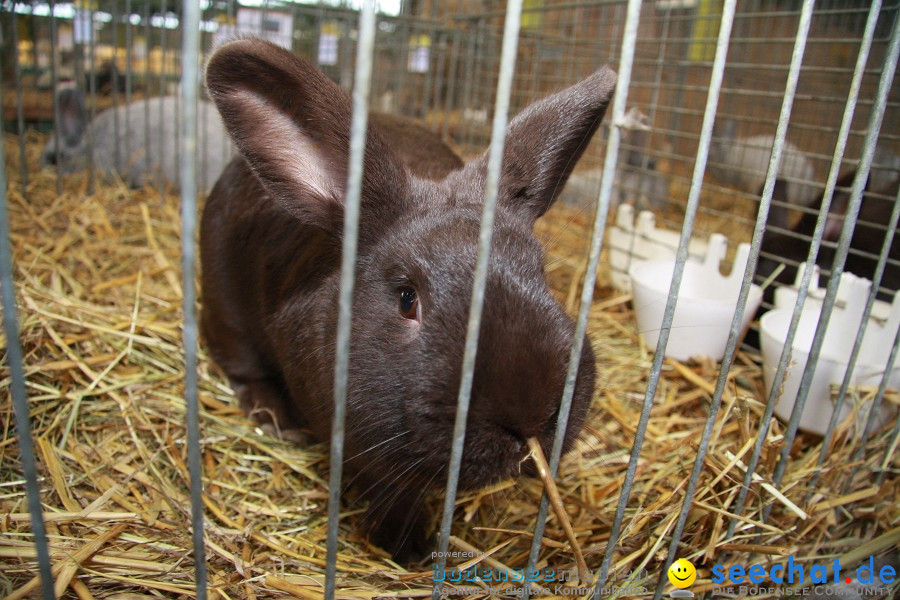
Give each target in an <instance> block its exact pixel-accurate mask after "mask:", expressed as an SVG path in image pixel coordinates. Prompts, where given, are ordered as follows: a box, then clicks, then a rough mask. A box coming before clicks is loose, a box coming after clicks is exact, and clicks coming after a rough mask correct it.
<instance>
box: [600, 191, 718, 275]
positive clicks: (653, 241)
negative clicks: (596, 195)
mask: <svg viewBox="0 0 900 600" xmlns="http://www.w3.org/2000/svg"><path fill="white" fill-rule="evenodd" d="M680 237H681V236H680V235H679V234H678V232H676V231H670V230H668V229H661V228H657V227H656V217H655V216H654V215H653V213H652V212H650V211H649V210H644V211H641V213H640V214H639V215H638V217H637V223H635V219H634V207H633V206H631V205H630V204H621V205H619V207H618V209H617V211H616V224H615V225H614V226H613V227H611V228H610V231H609V264H610V268H611V270H612V283H613V286H614V287H615V288H616V289H617V290H620V291H623V292H630V291H631V277H630V276H629V275H628V274H629V271H630V269H631V267H632V266H633V265H636V264H637V263H639V262H644V261H653V260H671V261H673V262H674V261H675V252H676V251H677V250H678V240H679V238H680ZM706 252H707V244H706V242H705V241H702V240H694V239H692V240H691V241H690V243H689V244H688V255H689V256H690V257H691V258H692V259H696V260H702V258H703V256H705V255H706Z"/></svg>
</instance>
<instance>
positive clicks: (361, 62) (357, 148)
mask: <svg viewBox="0 0 900 600" xmlns="http://www.w3.org/2000/svg"><path fill="white" fill-rule="evenodd" d="M374 47H375V0H366V2H364V3H363V9H362V11H361V12H360V16H359V43H358V45H357V47H356V73H355V81H354V85H353V116H352V121H351V125H350V160H349V165H348V174H347V195H346V198H345V200H344V231H343V240H342V248H341V283H340V294H339V297H338V325H337V344H336V348H337V349H336V359H335V368H334V416H333V417H332V421H331V472H330V475H329V479H328V540H327V555H326V566H325V568H326V571H325V598H326V600H331V599H332V598H334V590H335V576H336V574H337V544H338V525H339V521H340V510H341V475H342V470H343V466H344V417H345V413H346V407H347V376H348V373H349V364H350V329H351V316H352V315H351V311H352V308H353V286H354V279H355V269H356V247H357V241H358V237H359V210H360V200H361V198H362V176H363V155H364V152H365V149H366V123H367V122H368V106H369V90H370V87H371V82H372V62H373V60H374V52H373V51H374Z"/></svg>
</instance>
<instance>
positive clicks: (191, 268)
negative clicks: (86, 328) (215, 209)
mask: <svg viewBox="0 0 900 600" xmlns="http://www.w3.org/2000/svg"><path fill="white" fill-rule="evenodd" d="M182 25H183V26H184V35H183V38H182V42H183V46H182V54H181V64H182V80H183V81H184V82H186V83H185V85H182V89H181V100H182V102H183V103H184V113H183V115H182V117H183V118H182V119H181V133H182V140H181V143H182V146H183V148H184V151H183V152H182V156H183V158H184V160H183V161H182V163H181V258H182V262H181V272H182V284H181V285H182V288H183V302H184V304H183V308H182V310H183V312H184V333H183V337H184V342H183V343H184V394H185V401H186V411H187V415H186V416H187V436H188V440H187V443H188V445H187V450H188V471H189V472H190V475H191V483H190V492H191V526H192V528H193V543H194V562H195V565H194V569H195V571H194V572H195V573H196V586H197V598H198V599H199V600H205V599H206V551H205V547H204V538H203V467H202V464H201V460H200V407H199V404H198V401H197V346H198V334H197V307H196V304H197V289H196V285H195V282H194V280H195V273H196V269H195V265H196V263H197V260H196V245H195V244H194V233H195V231H196V229H197V160H196V154H195V152H194V149H195V148H196V147H197V83H196V82H197V81H199V80H200V78H199V73H198V65H199V62H200V61H199V52H200V34H199V25H200V4H199V3H198V2H185V3H184V12H183V14H182Z"/></svg>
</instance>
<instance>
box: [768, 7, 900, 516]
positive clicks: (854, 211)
mask: <svg viewBox="0 0 900 600" xmlns="http://www.w3.org/2000/svg"><path fill="white" fill-rule="evenodd" d="M898 54H900V19H895V20H894V28H893V34H892V36H891V43H890V46H889V48H888V52H887V55H886V57H885V63H884V70H883V71H882V74H881V79H880V80H879V82H878V92H877V93H876V96H875V105H874V107H873V110H872V113H871V115H870V118H869V123H868V126H867V129H866V138H865V142H864V143H863V153H862V156H861V157H860V161H859V167H858V169H857V172H856V178H855V179H854V180H853V190H852V192H851V195H850V203H849V205H848V207H847V213H846V216H845V218H844V225H843V228H842V230H841V236H840V240H839V241H838V247H837V251H836V253H835V258H834V266H833V267H832V273H831V277H830V278H829V280H828V288H827V291H826V293H825V299H824V300H823V303H822V312H821V313H820V315H819V323H818V325H817V326H816V333H815V336H814V337H813V343H812V347H811V349H810V353H809V359H808V361H807V363H806V368H805V369H804V371H803V378H802V379H801V381H800V389H799V390H798V392H797V400H796V402H795V404H794V410H793V412H792V413H791V418H790V421H789V422H788V428H787V431H786V433H785V436H784V442H785V443H784V448H782V451H781V456H780V457H779V461H778V464H777V465H776V466H775V472H774V474H773V477H772V480H773V482H774V484H775V485H776V486H778V485H779V484H780V483H781V479H782V477H783V476H784V472H785V469H786V468H787V463H788V461H789V460H790V451H791V447H792V446H793V443H794V437H795V436H796V435H797V429H798V427H799V424H800V416H801V414H802V413H803V407H804V406H805V404H806V399H807V396H808V394H809V388H810V385H811V384H812V378H813V375H814V374H815V370H816V366H817V363H818V359H819V355H820V353H821V350H822V342H823V341H824V339H825V332H826V329H827V327H828V320H829V318H830V317H831V312H832V309H833V308H834V304H835V300H836V298H837V288H838V283H839V282H840V275H841V273H842V272H843V269H844V263H845V261H846V260H847V254H848V253H849V250H850V238H851V237H852V235H853V229H854V228H855V227H856V218H857V215H858V214H859V208H860V205H861V204H862V196H863V188H864V187H865V183H866V179H867V178H868V176H869V169H870V168H871V166H872V157H873V155H874V153H875V143H876V141H877V140H878V133H879V131H880V130H881V125H882V121H883V119H884V111H885V108H886V106H887V98H888V94H889V93H890V90H891V84H892V82H893V79H894V73H895V71H896V69H897V56H898ZM770 511H771V505H770V506H768V507H766V509H765V511H764V512H763V515H764V516H767V515H768V514H769V512H770Z"/></svg>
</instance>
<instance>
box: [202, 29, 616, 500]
mask: <svg viewBox="0 0 900 600" xmlns="http://www.w3.org/2000/svg"><path fill="white" fill-rule="evenodd" d="M207 85H208V87H209V90H210V96H211V97H212V99H213V100H214V101H215V103H216V105H217V106H218V108H219V110H220V112H221V114H222V116H223V120H224V122H225V124H226V127H227V129H228V131H229V133H230V135H231V137H232V139H233V140H234V141H235V143H236V145H237V146H238V148H239V149H240V151H241V153H242V155H243V156H244V158H245V159H246V161H247V164H248V165H249V167H250V169H251V170H252V173H253V174H254V175H255V177H256V178H257V179H258V181H259V182H260V184H261V186H262V188H263V189H264V190H265V194H266V195H267V196H269V197H270V198H271V200H272V201H274V202H275V203H276V204H277V205H279V206H280V207H281V208H282V209H283V211H285V213H283V214H285V218H286V219H288V220H291V219H293V221H292V222H295V223H296V235H298V236H307V239H309V240H310V244H315V245H316V249H315V250H314V251H315V253H316V256H317V257H321V258H317V259H316V260H315V266H314V267H312V268H311V267H309V266H308V265H309V264H310V263H309V261H307V263H306V264H307V266H305V267H304V268H303V269H302V271H303V272H302V273H301V272H300V271H301V269H297V270H296V276H297V277H298V281H296V282H292V281H277V282H271V281H270V282H268V283H265V284H264V285H271V286H273V289H275V287H276V286H277V287H278V289H279V290H281V291H282V292H284V290H295V291H296V293H297V295H298V297H302V298H303V299H302V300H297V302H303V303H304V308H303V309H302V310H300V311H298V312H299V313H302V314H303V315H304V317H305V318H304V320H303V322H279V323H273V324H270V326H272V327H279V328H288V329H290V331H291V332H292V333H291V335H292V336H293V338H292V339H296V340H298V342H297V343H301V341H302V340H315V343H317V346H316V347H315V348H308V349H307V350H305V353H304V354H303V356H305V357H307V358H305V359H304V360H301V361H296V362H292V363H291V364H281V365H280V368H281V369H282V371H283V372H284V375H285V380H286V381H287V383H288V386H289V387H291V389H292V392H296V391H297V389H296V388H297V387H298V386H302V387H303V389H302V393H298V394H296V395H295V399H296V397H297V396H298V395H302V396H304V397H307V398H308V397H315V401H314V402H310V405H308V406H304V407H302V408H301V410H302V411H305V412H307V413H312V414H308V416H309V419H310V421H312V422H313V423H315V422H319V423H321V424H322V425H321V426H320V427H319V430H320V431H319V435H320V436H325V435H327V434H328V429H327V427H326V426H325V425H326V424H329V423H330V418H331V411H332V405H331V397H332V396H331V389H330V387H328V388H327V389H326V388H319V387H317V388H316V389H311V388H312V387H313V384H311V383H310V382H311V381H313V380H317V381H325V382H330V381H331V380H332V375H331V371H330V370H328V372H327V373H318V374H312V373H310V372H309V369H310V366H309V365H310V361H312V360H316V359H315V358H309V355H308V353H311V352H312V353H319V354H320V355H324V356H326V357H328V359H327V360H324V361H322V363H321V364H323V365H327V366H328V368H329V369H330V368H331V367H332V366H333V352H334V349H333V346H334V338H335V330H336V323H337V276H336V274H337V273H338V271H339V267H340V261H339V258H340V240H341V237H342V232H343V229H342V227H343V217H344V209H345V205H344V201H345V195H346V193H347V190H346V185H347V175H348V153H349V137H350V134H349V132H350V121H351V102H350V98H349V97H348V96H347V95H346V94H345V93H344V92H343V91H342V90H341V89H340V88H339V87H338V86H337V85H336V84H335V83H333V82H332V81H330V80H329V79H328V78H327V77H326V76H325V75H324V74H322V73H321V72H320V71H318V70H317V69H315V68H314V67H313V66H312V65H310V64H309V63H307V62H306V61H304V60H302V59H300V58H298V57H296V56H294V55H292V54H291V53H290V52H288V51H286V50H283V49H281V48H278V47H276V46H273V45H271V44H268V43H266V42H263V41H260V40H253V39H247V40H240V41H236V42H231V43H229V44H226V45H224V46H222V47H221V48H219V49H218V50H217V51H216V53H215V54H214V55H213V56H212V57H211V59H210V61H209V65H208V68H207ZM614 86H615V74H614V73H613V72H612V71H610V70H609V69H601V70H600V71H598V72H596V73H594V74H593V75H591V76H590V77H588V78H587V79H585V80H584V81H582V82H580V83H578V84H576V85H574V86H572V87H570V88H568V89H566V90H564V91H562V92H559V93H557V94H555V95H553V96H550V97H548V98H546V99H544V100H542V101H540V102H537V103H535V104H533V105H531V106H530V107H528V108H527V109H525V110H524V111H523V112H522V113H521V114H519V115H518V116H517V117H515V118H514V119H513V120H512V121H511V122H510V124H509V129H508V134H507V139H506V145H505V148H504V157H503V167H502V173H501V176H500V181H499V200H498V206H497V213H496V220H495V223H494V230H493V242H492V248H491V253H490V262H489V269H488V278H487V286H486V291H485V297H484V304H483V307H484V309H483V310H484V312H483V318H482V321H481V329H480V335H479V342H478V351H477V359H476V362H475V369H474V380H473V387H472V400H471V408H470V411H469V415H468V429H467V433H466V441H465V449H464V454H463V464H462V473H461V482H462V485H463V486H469V487H472V486H480V485H483V484H485V483H488V482H490V481H495V480H498V479H500V478H504V477H508V476H510V475H512V474H514V473H516V472H517V471H518V469H519V465H520V463H521V462H522V461H523V460H524V458H525V457H526V455H527V453H528V450H527V446H526V443H525V440H526V438H528V437H531V436H537V437H538V438H539V439H540V440H541V442H542V445H543V446H544V447H545V449H547V450H549V447H550V443H551V442H550V441H551V439H552V435H553V432H554V430H555V427H556V422H557V415H558V412H559V405H560V398H561V396H562V392H563V385H564V380H565V374H566V369H567V364H568V360H569V353H570V351H571V348H572V345H573V342H574V329H575V328H574V324H573V322H572V320H571V319H570V318H569V317H568V316H567V315H566V314H565V312H564V311H563V309H562V308H561V306H560V305H559V303H558V302H557V301H556V300H555V299H554V297H553V295H552V294H551V293H550V290H549V289H548V287H547V284H546V283H545V280H544V268H543V264H542V258H543V252H542V247H541V244H540V242H538V240H537V239H536V237H535V236H534V233H533V225H534V222H535V220H536V219H537V218H538V217H540V216H541V215H543V214H544V213H545V212H546V211H547V210H548V209H549V208H550V206H551V205H552V203H553V202H554V201H555V200H556V197H557V195H558V193H559V192H560V191H561V190H562V188H563V186H564V184H565V182H566V179H567V178H568V176H569V174H570V173H571V171H572V169H573V167H574V166H575V163H576V162H577V161H578V159H579V157H580V156H581V154H582V153H583V151H584V149H585V148H586V146H587V144H588V142H589V141H590V139H591V136H592V135H593V133H594V132H595V130H596V129H597V127H598V124H599V122H600V120H601V118H602V116H603V114H604V112H605V110H606V107H607V104H608V102H609V100H610V97H611V95H612V93H613V89H614ZM399 143H401V142H398V141H396V140H393V139H391V136H390V135H389V132H385V131H383V130H380V129H379V128H378V127H376V126H374V125H373V123H372V120H370V126H369V128H368V132H367V136H366V142H365V159H364V169H363V176H362V202H361V209H360V210H361V212H360V223H359V242H358V243H359V249H358V258H357V266H356V286H355V292H354V302H353V321H352V336H351V353H350V375H349V392H348V407H347V438H346V446H347V456H349V457H351V459H353V460H356V461H357V462H359V463H361V464H363V465H365V466H366V468H367V469H372V470H377V469H384V470H386V472H383V477H384V483H385V485H392V484H396V483H397V481H398V480H399V479H400V478H402V480H403V481H405V482H416V484H417V485H419V487H417V488H416V489H421V487H422V486H424V485H426V484H428V483H431V482H435V483H442V482H443V478H444V477H445V476H446V475H445V473H446V465H447V459H448V455H449V450H450V445H451V438H452V430H453V422H454V417H455V414H456V405H457V394H458V389H459V386H460V379H461V373H462V370H463V367H462V361H463V354H464V345H465V338H466V328H467V319H468V315H469V306H470V296H471V294H472V288H473V278H474V275H473V273H474V270H475V263H476V254H477V247H478V240H479V224H480V220H481V213H482V206H483V203H484V195H485V185H486V176H487V162H488V158H487V153H485V154H484V155H483V156H481V157H480V158H477V159H475V160H473V161H471V162H469V163H467V164H465V166H463V167H462V168H459V169H457V170H453V171H451V172H450V173H449V174H447V175H446V176H445V177H444V178H443V179H440V180H438V181H434V180H427V179H423V178H420V177H417V176H415V175H414V174H413V173H414V172H415V168H414V165H411V164H408V163H406V164H405V163H404V162H402V161H401V159H399V158H398V156H400V155H401V154H408V153H406V152H401V151H400V150H398V149H397V144H399ZM222 185H232V186H233V185H234V182H230V183H229V182H227V181H226V182H223V181H220V183H219V186H222ZM242 185H243V184H242ZM217 189H218V186H217ZM244 189H249V188H244ZM216 194H217V190H214V191H213V195H214V196H215V195H216ZM257 202H258V200H256V199H250V198H248V199H247V206H248V207H250V206H251V205H252V204H254V203H257ZM248 210H249V208H248ZM267 210H268V209H267ZM288 214H289V215H290V217H288V216H287V215H288ZM281 231H282V233H283V234H285V235H289V234H290V229H289V228H287V229H281ZM309 232H315V233H312V234H310V233H309ZM261 242H262V245H261V247H260V248H259V252H261V253H270V252H271V251H270V250H268V249H267V248H266V242H265V240H261ZM312 251H313V250H310V252H312ZM295 259H296V260H301V258H300V257H291V256H285V257H272V260H284V261H291V260H295ZM205 260H206V259H205ZM312 271H315V272H316V273H318V274H319V275H321V277H320V278H318V279H315V278H316V277H319V275H316V274H315V273H312ZM312 279H315V280H316V281H319V282H321V283H320V284H316V285H317V286H318V287H316V289H309V287H310V285H311V284H310V283H309V282H310V281H311V280H312ZM301 280H302V282H301ZM279 293H281V292H279ZM285 293H295V292H285ZM311 332H312V333H311ZM317 356H318V355H317ZM322 370H324V367H323V369H322ZM297 382H301V383H297ZM329 385H330V383H329ZM593 389H594V360H593V354H592V351H591V348H590V344H589V343H587V342H586V343H585V345H584V351H583V352H582V354H581V358H580V368H579V373H578V378H577V382H576V386H575V396H574V401H573V405H572V412H571V416H570V418H569V422H568V428H567V432H566V438H565V439H566V447H569V446H571V443H572V441H573V440H574V438H575V436H576V435H577V434H578V432H579V431H580V428H581V425H582V422H583V420H584V418H585V415H586V413H587V410H588V406H589V404H590V399H591V396H592V393H593ZM313 428H314V429H315V426H313ZM354 457H355V458H354ZM404 485H407V484H404Z"/></svg>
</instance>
